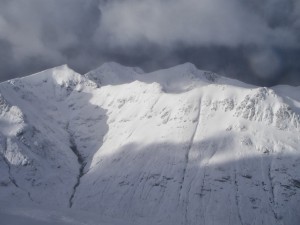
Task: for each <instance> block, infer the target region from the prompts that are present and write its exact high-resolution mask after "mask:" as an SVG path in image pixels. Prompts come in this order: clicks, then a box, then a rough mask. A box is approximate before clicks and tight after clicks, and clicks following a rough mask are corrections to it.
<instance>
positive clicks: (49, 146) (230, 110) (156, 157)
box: [0, 63, 300, 225]
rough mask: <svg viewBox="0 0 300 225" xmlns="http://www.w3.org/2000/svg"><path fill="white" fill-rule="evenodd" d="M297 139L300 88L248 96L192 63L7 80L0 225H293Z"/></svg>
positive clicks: (59, 71) (2, 101)
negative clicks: (23, 223)
mask: <svg viewBox="0 0 300 225" xmlns="http://www.w3.org/2000/svg"><path fill="white" fill-rule="evenodd" d="M299 131H300V87H290V86H276V87H272V88H264V87H256V86H252V85H247V84H244V83H242V82H239V81H237V80H231V79H228V78H225V77H221V76H219V75H216V74H214V73H211V72H206V71H200V70H198V69H197V68H196V67H195V66H194V65H192V64H190V63H186V64H183V65H179V66H176V67H173V68H170V69H165V70H159V71H156V72H152V73H144V72H143V71H142V70H141V69H139V68H130V67H124V66H122V65H119V64H117V63H105V64H104V65H102V66H101V67H100V68H98V69H96V70H94V71H91V72H89V73H87V74H85V75H80V74H78V73H76V72H74V71H73V70H71V69H70V68H68V67H67V66H61V67H56V68H53V69H49V70H46V71H43V72H40V73H37V74H34V75H31V76H27V77H24V78H18V79H14V80H10V81H6V82H3V83H1V84H0V154H1V155H0V156H1V157H0V171H1V176H0V205H1V208H0V216H1V215H2V217H4V218H6V217H5V216H3V215H7V212H8V211H9V209H12V210H11V211H9V212H10V213H11V215H15V214H13V212H14V213H15V212H17V210H15V209H16V208H18V209H19V211H18V212H20V209H27V210H28V209H29V208H30V209H37V208H38V209H39V210H41V209H43V208H44V209H50V208H51V209H55V210H57V211H65V210H69V211H70V212H78V211H80V212H81V213H84V212H88V213H90V214H93V215H97V218H99V217H100V218H106V219H105V220H104V221H106V222H101V224H147V225H150V224H163V225H165V224H172V225H176V224H197V225H200V224H203V225H209V224H215V225H219V224H220V225H221V224H222V225H223V224H230V225H235V224H236V225H240V224H241V225H248V224H249V225H250V224H251V225H254V224H255V225H261V224H274V225H275V224H291V225H292V224H293V225H294V224H299V223H300V147H299V146H300V135H299V134H300V133H299ZM69 208H71V209H69ZM1 210H2V211H1ZM14 210H15V211H14ZM69 211H68V212H69ZM35 212H36V211H35ZM25 214H26V213H25ZM28 214H30V213H27V214H26V215H27V216H28ZM33 214H34V213H33ZM73 215H75V214H73ZM76 215H78V214H76ZM70 217H72V216H70ZM107 218H111V220H110V219H107ZM68 221H69V222H68ZM70 221H71V222H70ZM72 221H73V222H72ZM107 221H110V222H109V223H108V222H107ZM112 221H122V222H121V223H118V222H112ZM63 222H64V223H62V224H75V223H74V220H64V221H63ZM0 223H1V222H0ZM47 224H48V223H47ZM53 224H54V223H53ZM59 224H61V223H59ZM78 224H79V223H78ZM80 224H99V220H98V221H97V219H95V220H94V221H89V222H84V223H80Z"/></svg>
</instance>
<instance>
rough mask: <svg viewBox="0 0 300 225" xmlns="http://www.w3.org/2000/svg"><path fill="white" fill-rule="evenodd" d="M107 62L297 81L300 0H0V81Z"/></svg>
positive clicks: (261, 81) (263, 82) (265, 82)
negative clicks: (186, 66) (65, 66)
mask: <svg viewBox="0 0 300 225" xmlns="http://www.w3.org/2000/svg"><path fill="white" fill-rule="evenodd" d="M109 61H114V62H118V63H121V64H123V65H127V66H138V67H141V68H142V69H143V70H144V71H154V70H157V69H162V68H167V67H171V66H175V65H178V64H181V63H185V62H191V63H193V64H195V65H196V66H197V67H198V68H199V69H203V70H210V71H213V72H217V73H219V74H221V75H224V76H228V77H231V78H235V79H239V80H242V81H244V82H247V83H252V84H256V85H260V86H272V85H276V84H290V85H294V86H295V85H297V86H298V85H300V1H299V0H251V1H245V0H0V81H5V80H8V79H12V78H15V77H21V76H25V75H29V74H32V73H35V72H39V71H41V70H44V69H47V68H51V67H54V66H59V65H62V64H68V65H69V66H70V67H71V68H73V69H74V70H76V71H78V72H79V73H82V74H83V73H86V72H88V71H90V70H92V69H94V68H97V67H98V66H100V65H101V64H102V63H104V62H109Z"/></svg>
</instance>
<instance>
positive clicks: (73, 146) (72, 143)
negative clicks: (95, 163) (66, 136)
mask: <svg viewBox="0 0 300 225" xmlns="http://www.w3.org/2000/svg"><path fill="white" fill-rule="evenodd" d="M69 133H70V132H69ZM70 148H71V150H72V151H73V153H74V154H75V156H76V157H77V161H78V163H79V174H78V176H77V178H76V183H75V185H74V186H73V190H72V193H71V196H70V198H69V207H70V208H72V206H73V199H74V196H75V194H76V190H77V188H78V186H79V185H80V179H81V178H82V177H83V175H84V167H85V165H86V162H85V161H84V157H83V156H82V155H81V154H80V152H79V151H78V149H77V146H76V143H75V140H74V138H73V135H72V134H71V133H70Z"/></svg>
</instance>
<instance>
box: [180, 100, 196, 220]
mask: <svg viewBox="0 0 300 225" xmlns="http://www.w3.org/2000/svg"><path fill="white" fill-rule="evenodd" d="M200 113H201V100H199V106H198V114H197V117H196V119H197V121H196V124H195V129H194V131H193V133H192V137H191V140H190V142H189V145H188V147H187V151H186V153H185V164H184V168H183V174H182V179H181V182H180V183H181V185H180V190H179V199H181V198H182V191H183V189H182V187H183V185H184V182H185V179H186V170H187V167H188V164H189V158H190V152H191V149H192V147H193V144H194V140H195V136H196V133H197V130H198V126H199V123H200ZM189 189H190V188H189ZM188 192H189V190H188ZM185 201H186V202H185V209H184V210H185V212H184V217H185V218H184V219H185V224H188V205H189V193H187V195H186V200H185Z"/></svg>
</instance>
